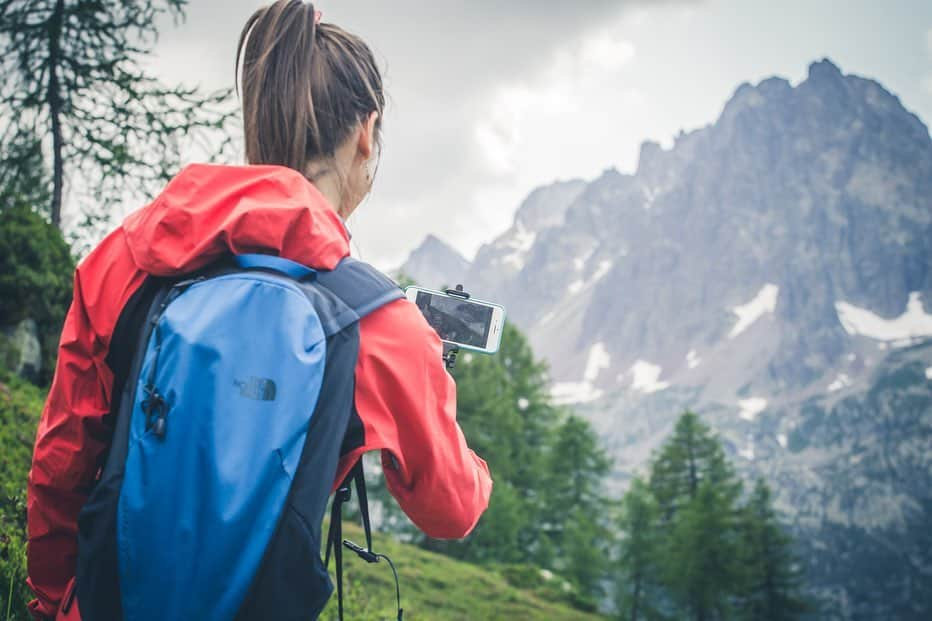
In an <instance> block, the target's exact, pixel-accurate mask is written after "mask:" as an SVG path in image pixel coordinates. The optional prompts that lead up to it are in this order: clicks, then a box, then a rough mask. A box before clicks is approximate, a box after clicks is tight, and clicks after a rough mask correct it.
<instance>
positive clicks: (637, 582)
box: [631, 576, 641, 621]
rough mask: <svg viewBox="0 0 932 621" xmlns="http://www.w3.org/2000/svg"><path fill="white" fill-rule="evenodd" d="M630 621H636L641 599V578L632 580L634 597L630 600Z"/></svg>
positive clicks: (637, 577)
mask: <svg viewBox="0 0 932 621" xmlns="http://www.w3.org/2000/svg"><path fill="white" fill-rule="evenodd" d="M631 599H632V601H631V621H638V604H639V603H640V599H641V577H640V576H636V577H635V579H634V597H633V598H631Z"/></svg>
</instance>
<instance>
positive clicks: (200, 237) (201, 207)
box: [122, 164, 349, 276]
mask: <svg viewBox="0 0 932 621" xmlns="http://www.w3.org/2000/svg"><path fill="white" fill-rule="evenodd" d="M122 229H123V233H124V236H125V239H126V243H127V245H128V246H129V251H130V254H131V255H132V257H133V261H134V262H135V263H136V265H137V266H138V267H139V268H140V269H141V270H143V271H145V272H148V273H150V274H154V275H157V276H171V275H177V274H183V273H186V272H190V271H193V270H196V269H198V268H200V267H203V266H204V265H207V264H208V263H210V262H211V261H213V260H215V259H217V258H219V257H220V256H222V255H224V254H228V253H233V254H246V253H251V252H259V253H265V254H275V255H279V256H282V257H285V258H287V259H291V260H292V261H297V262H298V263H301V264H302V265H306V266H308V267H312V268H315V269H325V270H329V269H333V268H334V267H335V266H336V265H337V263H339V262H340V260H341V259H342V258H343V257H345V256H347V255H348V254H349V233H348V232H347V230H346V227H345V226H344V224H343V221H342V220H341V219H340V217H339V216H338V215H337V212H336V210H334V209H333V208H332V207H331V206H330V205H329V203H328V202H327V199H326V198H324V196H323V195H322V194H321V193H320V192H319V191H318V190H317V188H316V187H314V185H313V184H312V183H311V182H309V181H308V180H307V179H305V178H304V176H302V175H301V174H300V173H298V172H297V171H295V170H292V169H290V168H285V167H283V166H221V165H212V164H193V165H190V166H188V167H187V168H185V169H184V170H182V171H181V172H180V173H179V174H178V175H177V176H176V177H175V178H174V179H172V180H171V182H170V183H169V184H168V185H167V186H166V187H165V189H164V190H163V191H162V193H161V194H160V195H159V196H158V197H157V198H156V199H155V200H154V201H152V202H151V203H150V204H149V205H147V206H145V207H143V208H142V209H140V210H139V211H136V212H134V213H132V214H130V215H129V216H128V217H127V218H126V220H125V221H124V222H123V226H122Z"/></svg>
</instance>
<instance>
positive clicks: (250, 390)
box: [233, 377, 275, 401]
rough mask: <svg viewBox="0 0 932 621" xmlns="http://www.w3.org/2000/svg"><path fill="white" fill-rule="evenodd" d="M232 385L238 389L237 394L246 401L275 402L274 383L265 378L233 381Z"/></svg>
mask: <svg viewBox="0 0 932 621" xmlns="http://www.w3.org/2000/svg"><path fill="white" fill-rule="evenodd" d="M233 385H234V386H236V387H237V388H239V394H240V395H241V396H243V397H246V398H247V399H255V400H256V401H275V382H273V381H272V380H270V379H268V378H267V377H247V378H246V379H242V380H241V379H236V380H233Z"/></svg>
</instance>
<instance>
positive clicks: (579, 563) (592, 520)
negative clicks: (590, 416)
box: [538, 416, 611, 598]
mask: <svg viewBox="0 0 932 621" xmlns="http://www.w3.org/2000/svg"><path fill="white" fill-rule="evenodd" d="M610 468H611V461H610V460H609V459H608V457H607V455H606V454H605V451H604V449H603V448H602V447H601V446H600V445H599V439H598V437H597V436H596V435H595V432H594V431H593V430H592V427H591V426H590V425H589V423H587V422H586V421H585V420H583V419H581V418H579V417H578V416H569V417H567V419H566V420H565V421H564V422H563V423H562V424H561V425H560V426H559V427H558V428H557V429H556V430H555V434H554V442H553V445H552V446H551V447H550V450H549V455H548V463H547V473H548V480H547V483H546V486H545V487H544V490H543V491H544V500H545V506H544V507H543V508H542V510H541V512H540V514H539V515H538V519H539V520H540V521H541V525H542V526H543V527H544V532H543V533H542V535H543V536H544V537H546V538H547V539H548V540H549V541H550V543H551V544H552V547H553V550H554V551H555V552H556V556H557V557H558V558H559V559H562V562H561V563H558V564H557V566H556V569H557V570H559V571H561V572H562V573H564V575H566V577H568V578H570V579H571V580H573V581H574V582H575V584H576V585H577V587H578V588H579V590H580V592H581V593H583V594H584V595H586V596H589V597H592V598H595V597H597V596H599V595H600V594H601V584H600V580H599V578H598V577H597V575H598V576H601V575H602V574H603V573H604V570H605V568H606V567H607V561H606V559H607V555H608V550H607V547H608V539H609V535H608V532H609V530H608V527H609V517H608V515H609V507H610V505H611V502H610V500H609V499H608V497H607V494H606V493H605V490H604V488H603V481H604V479H605V476H606V475H607V474H608V472H609V469H610Z"/></svg>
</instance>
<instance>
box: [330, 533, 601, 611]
mask: <svg viewBox="0 0 932 621" xmlns="http://www.w3.org/2000/svg"><path fill="white" fill-rule="evenodd" d="M344 533H345V534H346V536H347V537H348V538H350V539H353V540H355V541H361V540H362V536H363V535H362V531H361V529H359V527H358V526H355V525H349V524H347V525H345V530H344ZM375 548H376V550H378V551H379V552H383V553H386V554H388V556H390V557H391V558H392V560H393V561H395V564H396V566H397V568H398V577H399V580H400V584H401V605H402V607H403V608H404V610H405V618H406V619H408V618H410V619H434V620H436V621H460V620H462V621H466V620H470V621H471V620H474V619H547V620H548V621H570V620H577V621H587V620H591V621H595V620H596V619H599V618H602V617H598V616H596V615H592V614H589V613H586V612H583V611H580V610H577V609H574V608H571V607H569V606H566V605H565V604H560V603H558V601H559V600H561V599H562V600H564V601H565V600H567V599H568V597H567V591H565V590H564V587H563V585H564V584H565V583H564V582H563V581H562V580H560V579H559V578H557V577H556V576H547V575H546V573H544V574H542V573H541V571H540V569H535V568H531V567H527V566H524V567H517V566H508V567H504V568H496V567H492V566H488V565H486V566H482V567H480V566H476V565H473V564H469V563H463V562H458V561H456V560H454V559H451V558H449V557H447V556H444V555H440V554H435V553H432V552H429V551H426V550H423V549H420V548H418V547H415V546H412V545H406V544H403V543H399V542H397V541H394V540H393V539H392V538H390V537H384V536H379V535H378V534H377V535H376V540H375ZM344 579H345V581H346V585H345V588H346V594H345V606H346V610H345V616H346V618H347V619H361V620H371V621H375V620H382V619H394V618H395V583H394V580H393V579H392V573H391V570H390V569H389V568H388V567H387V566H386V563H384V562H383V563H377V564H373V565H370V564H367V563H363V562H362V561H360V560H358V559H356V558H355V557H354V556H352V555H350V556H349V557H347V558H346V559H345V560H344ZM336 618H337V604H336V596H335V595H334V597H333V598H331V601H330V603H329V604H328V605H327V608H326V609H325V610H324V613H323V615H322V616H321V619H322V620H323V621H334V620H335V619H336Z"/></svg>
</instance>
